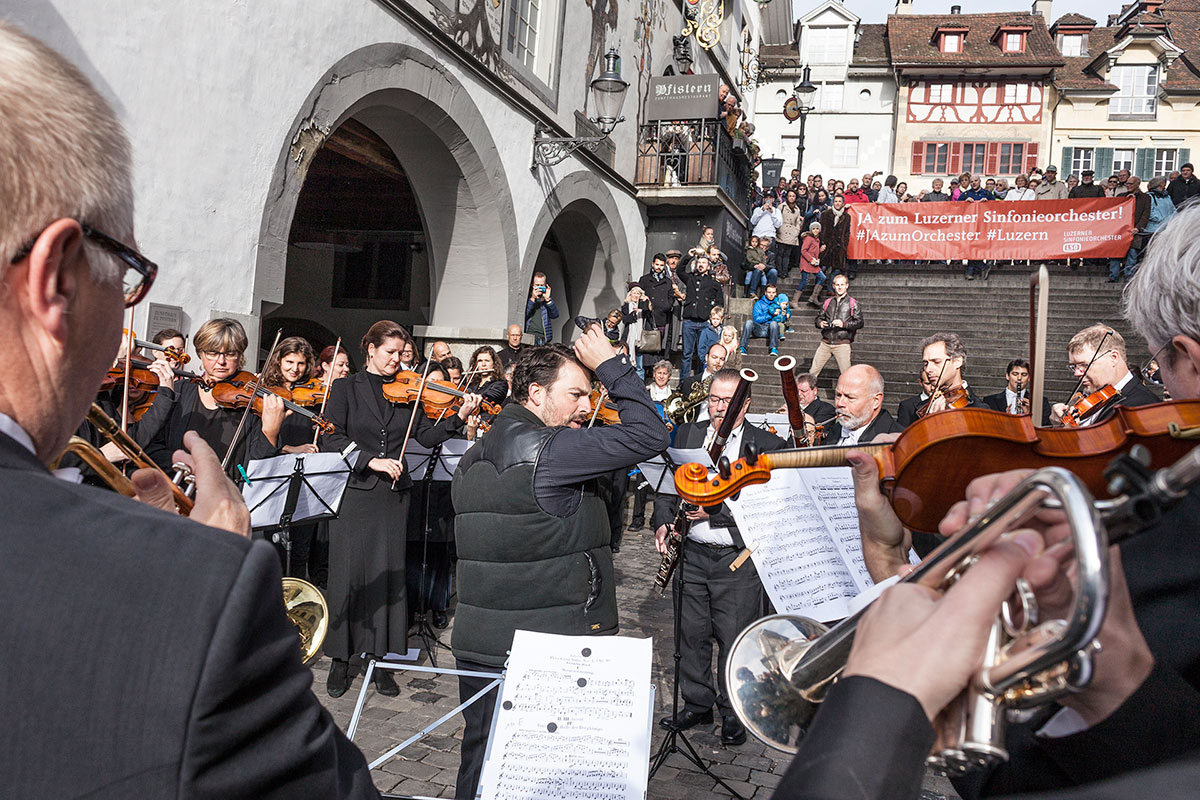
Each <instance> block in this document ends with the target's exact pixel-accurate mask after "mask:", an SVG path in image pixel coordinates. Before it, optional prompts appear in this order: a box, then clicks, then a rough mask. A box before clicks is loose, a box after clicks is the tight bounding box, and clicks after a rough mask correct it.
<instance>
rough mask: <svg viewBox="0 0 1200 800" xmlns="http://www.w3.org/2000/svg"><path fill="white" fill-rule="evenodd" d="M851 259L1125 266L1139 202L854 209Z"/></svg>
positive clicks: (953, 204) (867, 206)
mask: <svg viewBox="0 0 1200 800" xmlns="http://www.w3.org/2000/svg"><path fill="white" fill-rule="evenodd" d="M846 210H847V211H848V212H849V213H850V247H849V250H848V253H847V255H848V256H849V257H850V258H852V259H869V260H876V259H889V258H890V259H917V258H919V259H923V260H930V261H943V260H955V259H967V260H983V259H989V258H990V259H1020V260H1025V259H1030V260H1035V261H1042V260H1047V261H1061V260H1064V259H1067V258H1120V257H1123V256H1124V255H1125V253H1126V252H1127V251H1128V250H1129V244H1130V242H1131V241H1132V239H1133V198H1132V197H1102V198H1095V199H1086V200H1085V199H1080V200H1031V201H1025V202H1005V201H986V202H951V203H888V204H885V205H878V204H875V203H852V204H850V205H848V206H846Z"/></svg>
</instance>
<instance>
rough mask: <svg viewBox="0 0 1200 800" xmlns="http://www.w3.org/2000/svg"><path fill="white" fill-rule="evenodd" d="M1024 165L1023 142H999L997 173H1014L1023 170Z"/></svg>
mask: <svg viewBox="0 0 1200 800" xmlns="http://www.w3.org/2000/svg"><path fill="white" fill-rule="evenodd" d="M1024 165H1025V145H1024V144H1001V145H1000V168H999V169H998V170H997V174H999V175H1016V174H1017V173H1019V172H1024V171H1025V170H1024Z"/></svg>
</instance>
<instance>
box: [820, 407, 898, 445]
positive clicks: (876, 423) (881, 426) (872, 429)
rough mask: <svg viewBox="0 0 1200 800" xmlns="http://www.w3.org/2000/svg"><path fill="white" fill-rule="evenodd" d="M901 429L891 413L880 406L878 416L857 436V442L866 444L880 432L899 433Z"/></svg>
mask: <svg viewBox="0 0 1200 800" xmlns="http://www.w3.org/2000/svg"><path fill="white" fill-rule="evenodd" d="M903 430H904V428H902V427H900V426H899V425H897V424H896V420H894V419H892V415H891V414H889V413H888V410H887V409H886V408H881V409H879V416H877V417H875V419H873V420H871V424H870V425H868V426H867V427H866V428H865V429H864V430H863V432H862V435H861V436H859V437H858V443H859V444H867V443H868V442H870V441H871V440H872V439H874V438H875V437H876V436H878V435H879V434H881V433H901V432H902V431H903ZM839 436H840V434H839ZM830 444H837V442H830Z"/></svg>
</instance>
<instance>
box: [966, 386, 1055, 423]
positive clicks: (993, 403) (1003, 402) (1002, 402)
mask: <svg viewBox="0 0 1200 800" xmlns="http://www.w3.org/2000/svg"><path fill="white" fill-rule="evenodd" d="M1004 391H1005V390H1004V389H1001V390H1000V391H998V392H996V393H995V394H989V395H985V396H984V398H983V399H982V401H981V402H982V403H983V404H984V405H985V406H987V407H988V408H990V409H992V410H993V411H1001V412H1003V413H1005V414H1007V413H1008V397H1007V396H1006V395H1005V393H1004ZM1038 424H1039V425H1041V426H1042V427H1043V428H1045V427H1047V426H1049V425H1050V401H1049V400H1047V399H1046V398H1045V397H1043V398H1042V421H1041V422H1040V423H1038Z"/></svg>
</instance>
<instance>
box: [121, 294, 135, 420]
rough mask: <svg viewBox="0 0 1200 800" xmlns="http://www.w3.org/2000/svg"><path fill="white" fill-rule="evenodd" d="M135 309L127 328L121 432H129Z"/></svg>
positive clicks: (131, 313)
mask: <svg viewBox="0 0 1200 800" xmlns="http://www.w3.org/2000/svg"><path fill="white" fill-rule="evenodd" d="M135 338H137V337H136V336H135V335H134V333H133V309H132V308H130V309H129V323H128V327H127V328H125V391H123V392H121V433H129V373H130V370H131V369H132V367H131V366H130V362H131V361H133V341H134V339H135Z"/></svg>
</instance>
